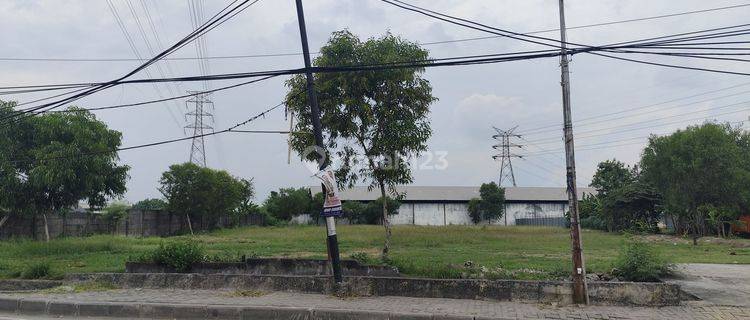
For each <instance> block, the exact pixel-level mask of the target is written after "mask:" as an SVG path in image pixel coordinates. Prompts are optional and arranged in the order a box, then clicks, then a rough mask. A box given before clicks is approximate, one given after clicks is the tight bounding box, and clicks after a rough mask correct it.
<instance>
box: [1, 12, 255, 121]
mask: <svg viewBox="0 0 750 320" xmlns="http://www.w3.org/2000/svg"><path fill="white" fill-rule="evenodd" d="M237 1H239V0H234V1H232V2H231V3H230V4H229V5H227V6H226V7H224V8H223V9H222V10H220V11H219V12H217V13H216V14H215V15H214V16H213V17H212V18H211V19H209V21H208V22H206V23H205V24H204V25H203V26H201V28H199V29H198V30H195V31H193V32H191V33H190V34H188V35H187V36H185V37H183V38H182V39H181V40H180V41H178V42H177V43H175V44H173V45H172V46H171V47H169V48H168V49H166V50H164V51H162V52H161V53H160V54H158V55H156V56H154V57H153V58H151V59H150V60H149V61H148V62H146V63H143V64H141V65H140V66H138V67H137V68H135V69H133V70H132V71H130V72H128V73H126V74H125V75H123V76H121V77H119V78H117V79H114V80H112V81H109V82H106V83H104V84H101V85H98V86H96V87H93V88H91V89H88V90H86V91H84V92H81V93H77V94H75V95H73V96H71V97H67V98H64V99H61V100H58V101H54V102H51V103H45V104H42V105H39V106H37V107H34V108H30V109H28V110H24V111H21V112H17V113H15V114H13V115H11V116H9V117H4V118H3V119H2V120H7V119H8V118H17V117H19V116H20V117H29V116H34V115H36V114H38V112H37V111H38V110H42V109H45V110H42V111H41V112H45V111H49V110H52V109H55V108H58V107H60V106H62V105H64V104H66V103H69V102H72V101H75V100H78V99H81V98H83V97H86V96H88V95H91V94H94V93H96V92H99V91H102V90H105V89H108V88H111V87H113V86H116V85H118V84H119V83H120V82H121V81H123V80H124V79H127V78H128V77H130V76H132V75H134V74H136V73H138V72H139V71H141V70H143V69H145V68H147V67H148V66H149V65H151V64H153V63H155V62H156V61H158V60H159V59H161V58H163V57H165V56H167V55H169V54H171V53H172V52H174V51H176V50H179V49H180V48H182V47H183V46H185V45H187V44H188V43H190V42H191V41H193V40H194V39H195V37H197V36H199V35H201V34H203V33H205V32H209V31H211V30H213V28H215V27H217V26H219V25H221V24H222V23H224V22H226V21H227V20H229V19H231V18H232V17H234V16H235V15H236V14H238V13H240V12H242V11H243V10H245V9H247V8H248V7H250V6H251V5H253V4H255V3H257V2H258V1H259V0H255V1H253V2H250V0H244V1H242V2H241V3H240V4H239V5H237V6H234V7H233V5H234V4H235V3H236V2H237ZM248 2H250V4H249V5H248V4H247V3H248ZM243 6H244V7H243Z"/></svg>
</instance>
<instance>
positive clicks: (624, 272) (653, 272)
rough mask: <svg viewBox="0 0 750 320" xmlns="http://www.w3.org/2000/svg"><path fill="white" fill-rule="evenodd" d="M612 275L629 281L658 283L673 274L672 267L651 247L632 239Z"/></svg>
mask: <svg viewBox="0 0 750 320" xmlns="http://www.w3.org/2000/svg"><path fill="white" fill-rule="evenodd" d="M613 267H614V268H613V270H612V274H613V275H615V276H617V277H620V278H623V279H625V280H628V281H645V282H657V281H659V278H661V277H663V276H666V275H669V274H670V273H672V265H671V264H670V263H668V262H667V261H665V260H664V259H663V258H662V257H661V255H660V254H659V252H657V251H656V250H655V249H654V248H653V247H652V246H651V245H649V244H647V243H645V242H642V241H638V240H634V239H631V240H629V241H628V242H627V243H626V244H625V247H624V248H623V250H622V251H621V252H620V256H619V257H618V258H617V260H616V261H615V264H614V266H613Z"/></svg>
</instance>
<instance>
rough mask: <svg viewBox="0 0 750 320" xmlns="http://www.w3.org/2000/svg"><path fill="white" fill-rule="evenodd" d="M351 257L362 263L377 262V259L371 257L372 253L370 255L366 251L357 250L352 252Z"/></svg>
mask: <svg viewBox="0 0 750 320" xmlns="http://www.w3.org/2000/svg"><path fill="white" fill-rule="evenodd" d="M349 257H350V258H351V259H352V260H355V261H357V262H359V264H362V265H371V264H376V263H377V261H376V260H375V259H373V258H372V257H370V255H368V254H367V253H366V252H355V253H352V254H351V255H350V256H349Z"/></svg>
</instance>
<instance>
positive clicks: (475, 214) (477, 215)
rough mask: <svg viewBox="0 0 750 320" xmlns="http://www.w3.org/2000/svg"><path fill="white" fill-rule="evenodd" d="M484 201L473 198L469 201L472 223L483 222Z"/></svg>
mask: <svg viewBox="0 0 750 320" xmlns="http://www.w3.org/2000/svg"><path fill="white" fill-rule="evenodd" d="M481 204H482V199H479V198H472V199H471V200H469V204H468V208H467V209H468V211H469V217H471V222H474V223H475V224H477V223H479V222H481V221H482V207H481Z"/></svg>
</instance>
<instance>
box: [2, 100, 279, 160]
mask: <svg viewBox="0 0 750 320" xmlns="http://www.w3.org/2000/svg"><path fill="white" fill-rule="evenodd" d="M283 105H284V102H281V103H279V104H277V105H275V106H273V107H271V108H268V109H266V110H264V111H263V112H261V113H258V114H257V115H254V116H252V117H250V118H248V119H247V120H244V121H242V122H239V123H237V124H235V125H233V126H231V127H228V128H226V129H222V130H219V131H213V132H208V133H204V134H202V135H201V136H200V137H208V136H214V135H218V134H222V133H227V132H235V130H236V129H237V128H239V127H241V126H244V125H246V124H248V123H250V122H253V121H255V120H257V119H258V118H261V117H264V118H265V115H266V114H268V113H269V112H271V111H273V110H275V109H278V108H279V107H281V106H283ZM237 132H244V133H249V132H248V130H238V131H237ZM194 138H196V136H190V137H182V138H175V139H169V140H161V141H156V142H150V143H145V144H138V145H133V146H128V147H121V148H117V149H113V150H101V151H94V152H85V153H79V154H76V155H72V156H58V157H48V158H41V159H34V160H23V159H15V160H10V161H11V162H14V163H18V162H39V161H56V160H64V159H72V158H78V157H85V156H93V155H98V154H107V153H114V152H119V151H127V150H135V149H142V148H148V147H155V146H160V145H165V144H170V143H175V142H180V141H187V140H191V139H194Z"/></svg>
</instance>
